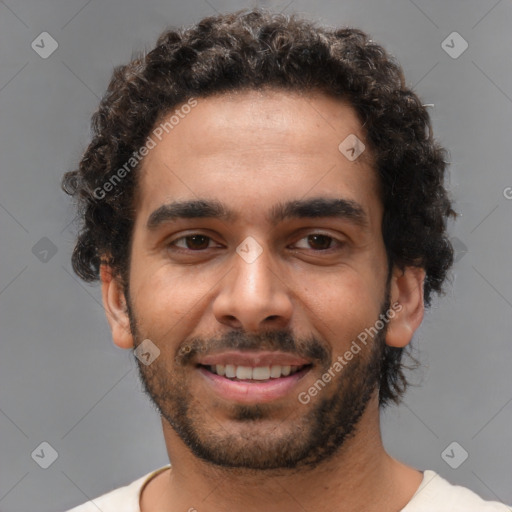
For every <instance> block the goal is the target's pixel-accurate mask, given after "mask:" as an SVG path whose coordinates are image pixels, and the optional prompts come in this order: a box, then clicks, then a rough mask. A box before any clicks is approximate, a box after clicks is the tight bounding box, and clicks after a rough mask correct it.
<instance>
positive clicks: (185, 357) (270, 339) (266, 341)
mask: <svg viewBox="0 0 512 512" xmlns="http://www.w3.org/2000/svg"><path fill="white" fill-rule="evenodd" d="M228 350H240V351H247V352H249V351H261V350H265V351H267V350H268V351H271V352H272V351H274V352H277V351H282V352H287V353H290V354H293V355H296V356H298V357H303V358H305V359H309V360H311V362H312V363H319V364H320V365H322V366H325V365H327V366H328V365H329V363H330V361H331V350H330V349H329V347H328V346H326V344H325V343H323V342H322V341H321V340H319V339H318V338H316V337H315V336H313V335H311V336H309V337H305V338H302V339H296V338H295V337H294V336H293V335H292V333H291V331H289V330H273V331H265V332H262V333H258V334H253V333H247V332H245V331H240V330H235V331H229V332H227V333H225V334H222V335H219V336H214V337H211V338H203V337H192V338H189V339H187V340H185V341H184V342H183V343H181V344H180V345H179V346H178V347H177V349H176V353H175V358H174V359H175V361H176V363H177V364H180V365H182V366H185V365H191V364H195V363H196V362H197V358H198V357H199V356H200V355H201V356H205V355H209V354H215V353H218V352H224V351H228Z"/></svg>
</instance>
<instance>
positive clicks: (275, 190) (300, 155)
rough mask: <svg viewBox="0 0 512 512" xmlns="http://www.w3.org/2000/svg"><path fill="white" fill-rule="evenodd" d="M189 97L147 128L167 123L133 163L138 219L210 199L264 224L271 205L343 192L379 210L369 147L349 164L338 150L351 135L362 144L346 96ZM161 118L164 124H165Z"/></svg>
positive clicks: (360, 130)
mask: <svg viewBox="0 0 512 512" xmlns="http://www.w3.org/2000/svg"><path fill="white" fill-rule="evenodd" d="M196 101H197V104H196V105H195V106H193V107H192V108H190V109H188V108H187V109H183V110H180V107H179V106H178V107H176V108H175V109H173V111H172V112H169V113H167V114H166V115H165V116H163V118H162V119H161V120H160V121H159V123H157V125H155V129H157V128H158V127H159V126H167V129H166V130H165V129H160V131H159V132H156V133H160V136H159V137H155V136H154V135H151V136H152V138H153V139H154V141H155V143H156V144H155V147H154V148H153V149H151V151H150V152H149V154H148V155H147V156H146V157H145V159H144V161H143V165H142V168H141V172H140V176H139V184H138V185H139V186H138V199H139V200H138V208H137V209H138V216H141V215H142V216H143V217H144V216H145V217H146V218H147V217H148V216H149V215H150V214H151V212H152V211H154V210H155V209H156V208H158V207H159V206H161V205H162V204H165V203H169V202H171V201H175V200H176V199H179V200H191V199H198V198H201V199H202V198H210V199H215V200H218V201H220V202H222V203H224V204H229V205H230V207H231V208H230V209H233V210H238V211H239V212H241V213H242V214H243V212H244V211H246V212H247V216H248V219H249V218H250V219H251V220H252V221H256V220H257V217H258V214H257V213H255V212H257V211H261V215H262V216H261V218H260V220H262V221H263V220H267V219H268V215H266V214H268V211H269V209H270V208H271V207H272V205H273V204H274V205H275V204H277V203H279V202H282V201H283V200H288V201H290V200H298V199H301V198H305V197H307V196H308V195H309V196H314V197H327V196H329V197H340V196H342V197H344V198H346V199H348V200H352V201H355V202H357V203H359V204H362V205H363V207H364V209H365V210H366V211H367V213H368V214H369V215H370V214H372V213H373V214H377V213H378V211H377V210H378V209H379V205H377V204H375V203H376V201H377V198H378V181H377V176H376V173H375V171H374V165H373V161H372V155H371V153H370V151H369V149H368V145H367V144H366V149H365V150H364V151H363V152H362V154H361V155H360V156H359V157H358V158H356V159H355V160H353V159H351V158H348V157H350V156H351V153H347V152H346V149H347V148H348V149H349V150H350V147H351V145H352V146H354V144H353V142H354V141H357V140H359V141H361V142H363V143H364V141H365V134H364V131H363V128H362V126H361V123H360V121H359V119H358V117H357V114H356V112H355V110H354V109H353V108H352V107H351V106H350V105H349V104H347V103H346V102H344V101H341V100H339V99H337V98H332V97H329V96H327V95H324V94H322V93H318V92H317V93H308V94H304V93H302V94H299V93H294V92H288V91H276V90H266V91H243V92H237V93H229V94H220V95H216V96H211V97H207V98H197V100H196ZM176 111H178V112H176ZM185 112H186V113H185ZM178 114H180V115H178ZM170 116H174V117H173V123H172V124H168V125H164V124H163V123H165V122H166V120H169V119H170ZM155 129H154V130H153V132H152V134H154V133H155ZM160 139H161V140H160ZM344 141H348V142H344ZM340 144H341V150H340ZM359 148H362V146H359ZM356 149H358V148H356ZM377 202H378V201H377ZM258 207H259V208H258Z"/></svg>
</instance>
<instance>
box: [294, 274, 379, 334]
mask: <svg viewBox="0 0 512 512" xmlns="http://www.w3.org/2000/svg"><path fill="white" fill-rule="evenodd" d="M302 281H303V283H304V284H303V287H302V294H301V299H300V300H301V301H303V302H304V304H306V306H307V308H306V310H307V312H308V313H307V314H308V315H309V316H310V321H311V322H312V324H313V325H315V326H318V329H319V330H321V332H322V334H323V335H325V336H326V337H327V339H333V338H334V339H338V337H339V339H340V340H345V341H347V340H348V341H350V340H351V339H353V338H354V337H356V336H357V335H358V334H359V333H360V332H361V331H363V330H364V329H365V328H366V327H368V326H369V325H373V324H374V322H375V320H376V319H377V318H378V316H379V313H380V308H381V301H382V300H383V294H382V293H383V292H382V290H381V286H380V285H379V286H377V282H378V281H376V280H375V278H374V280H373V281H370V283H369V280H368V278H367V277H366V276H363V275H361V274H360V273H358V272H355V271H354V270H352V269H350V270H347V269H343V270H340V272H338V273H331V274H329V275H327V276H322V277H319V276H318V275H310V276H309V278H305V279H303V280H302Z"/></svg>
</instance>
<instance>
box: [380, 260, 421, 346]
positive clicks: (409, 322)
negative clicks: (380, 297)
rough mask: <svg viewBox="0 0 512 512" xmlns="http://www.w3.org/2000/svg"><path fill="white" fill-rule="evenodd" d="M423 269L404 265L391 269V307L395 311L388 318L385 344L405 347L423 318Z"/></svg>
mask: <svg viewBox="0 0 512 512" xmlns="http://www.w3.org/2000/svg"><path fill="white" fill-rule="evenodd" d="M424 281H425V269H423V268H419V267H405V269H404V270H400V269H398V268H396V267H395V268H394V269H393V275H392V277H391V288H390V299H391V309H393V310H394V311H395V315H394V317H393V318H390V320H389V323H388V329H387V332H386V345H389V346H390V347H405V346H406V345H407V344H409V343H410V341H411V339H412V336H413V334H414V332H415V331H416V329H417V328H418V327H419V326H420V324H421V322H422V320H423V314H424V311H425V306H424V303H423V283H424Z"/></svg>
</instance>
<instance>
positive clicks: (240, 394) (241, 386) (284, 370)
mask: <svg viewBox="0 0 512 512" xmlns="http://www.w3.org/2000/svg"><path fill="white" fill-rule="evenodd" d="M198 363H199V364H197V365H196V370H197V371H198V372H199V375H200V377H201V378H202V382H203V383H204V384H205V385H206V387H207V390H208V392H209V393H213V394H215V395H216V396H217V397H219V398H222V399H224V400H228V401H230V402H233V401H234V402H238V403H244V404H247V403H265V402H271V401H273V400H277V399H279V398H286V397H292V398H293V399H294V400H295V396H294V394H296V393H298V391H300V389H299V382H300V381H301V380H302V379H303V378H304V377H305V376H306V375H307V374H308V373H309V372H310V371H311V369H312V368H313V364H312V363H311V362H310V361H308V360H306V359H304V358H300V357H297V356H294V355H291V354H287V353H282V352H239V351H231V352H225V353H222V354H215V355H209V356H205V357H201V358H200V359H199V361H198ZM301 387H302V386H301Z"/></svg>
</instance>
